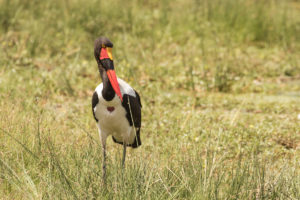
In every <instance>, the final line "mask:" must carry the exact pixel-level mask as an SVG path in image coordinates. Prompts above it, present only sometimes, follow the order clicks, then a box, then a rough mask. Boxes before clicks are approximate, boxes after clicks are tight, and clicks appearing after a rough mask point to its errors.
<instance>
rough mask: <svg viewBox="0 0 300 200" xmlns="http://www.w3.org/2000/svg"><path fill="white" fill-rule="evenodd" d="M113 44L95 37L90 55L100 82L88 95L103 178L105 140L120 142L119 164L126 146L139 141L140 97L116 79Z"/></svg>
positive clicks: (124, 153)
mask: <svg viewBox="0 0 300 200" xmlns="http://www.w3.org/2000/svg"><path fill="white" fill-rule="evenodd" d="M112 47H113V43H112V42H111V41H110V40H109V39H108V38H106V37H99V38H98V39H96V40H95V47H94V56H95V59H96V61H97V64H98V69H99V73H100V76H101V78H102V83H101V84H99V85H98V86H97V87H96V90H95V92H94V94H93V98H92V110H93V115H94V118H95V120H96V123H97V127H98V131H99V136H100V139H101V143H102V152H103V164H102V167H103V179H104V181H105V178H106V139H107V137H108V136H109V135H112V139H113V141H114V142H115V143H118V144H121V145H123V159H122V166H123V167H124V165H125V157H126V147H127V146H129V147H132V148H137V147H139V146H140V145H141V144H142V143H141V139H140V128H141V108H142V104H141V100H140V96H139V94H138V93H137V92H136V91H135V90H134V89H133V88H132V87H131V86H130V85H129V84H128V83H126V82H125V81H123V80H122V79H120V78H117V76H116V73H115V70H114V62H113V57H112V51H111V50H112Z"/></svg>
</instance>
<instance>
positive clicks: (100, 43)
mask: <svg viewBox="0 0 300 200" xmlns="http://www.w3.org/2000/svg"><path fill="white" fill-rule="evenodd" d="M112 47H113V43H112V42H111V41H110V40H109V39H108V38H106V37H99V38H98V39H96V40H95V47H94V55H95V59H96V61H97V63H98V69H99V72H100V76H101V78H102V81H103V82H104V83H108V82H107V81H108V80H109V83H110V84H111V86H112V88H113V90H114V91H115V93H116V94H117V95H118V96H119V97H120V99H121V101H123V97H122V94H121V90H120V87H119V83H118V80H117V76H116V73H115V70H114V62H113V57H112V52H111V49H112Z"/></svg>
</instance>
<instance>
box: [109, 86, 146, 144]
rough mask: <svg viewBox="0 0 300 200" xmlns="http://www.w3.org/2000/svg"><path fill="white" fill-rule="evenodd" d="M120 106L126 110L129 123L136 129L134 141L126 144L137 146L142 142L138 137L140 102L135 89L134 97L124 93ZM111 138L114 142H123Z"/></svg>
mask: <svg viewBox="0 0 300 200" xmlns="http://www.w3.org/2000/svg"><path fill="white" fill-rule="evenodd" d="M122 106H123V107H124V108H125V110H126V118H127V120H128V122H129V125H130V126H132V125H133V124H134V127H135V130H136V138H135V140H134V143H132V144H128V146H131V147H133V148H137V147H138V146H140V145H141V144H142V142H141V138H140V129H141V123H142V114H141V108H142V104H141V99H140V95H139V94H138V93H137V92H136V91H135V97H133V96H130V95H128V94H124V95H123V102H122ZM113 140H114V142H116V143H119V144H123V142H118V141H116V139H115V138H113Z"/></svg>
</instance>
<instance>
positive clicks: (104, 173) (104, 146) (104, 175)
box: [102, 145, 106, 184]
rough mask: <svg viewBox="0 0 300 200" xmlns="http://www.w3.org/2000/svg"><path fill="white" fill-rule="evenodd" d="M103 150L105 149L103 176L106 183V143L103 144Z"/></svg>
mask: <svg viewBox="0 0 300 200" xmlns="http://www.w3.org/2000/svg"><path fill="white" fill-rule="evenodd" d="M102 151H103V163H102V178H103V182H104V184H105V182H106V145H103V146H102Z"/></svg>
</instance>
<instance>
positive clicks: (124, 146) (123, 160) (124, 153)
mask: <svg viewBox="0 0 300 200" xmlns="http://www.w3.org/2000/svg"><path fill="white" fill-rule="evenodd" d="M125 157H126V143H125V142H124V143H123V159H122V166H123V168H124V167H125Z"/></svg>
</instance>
